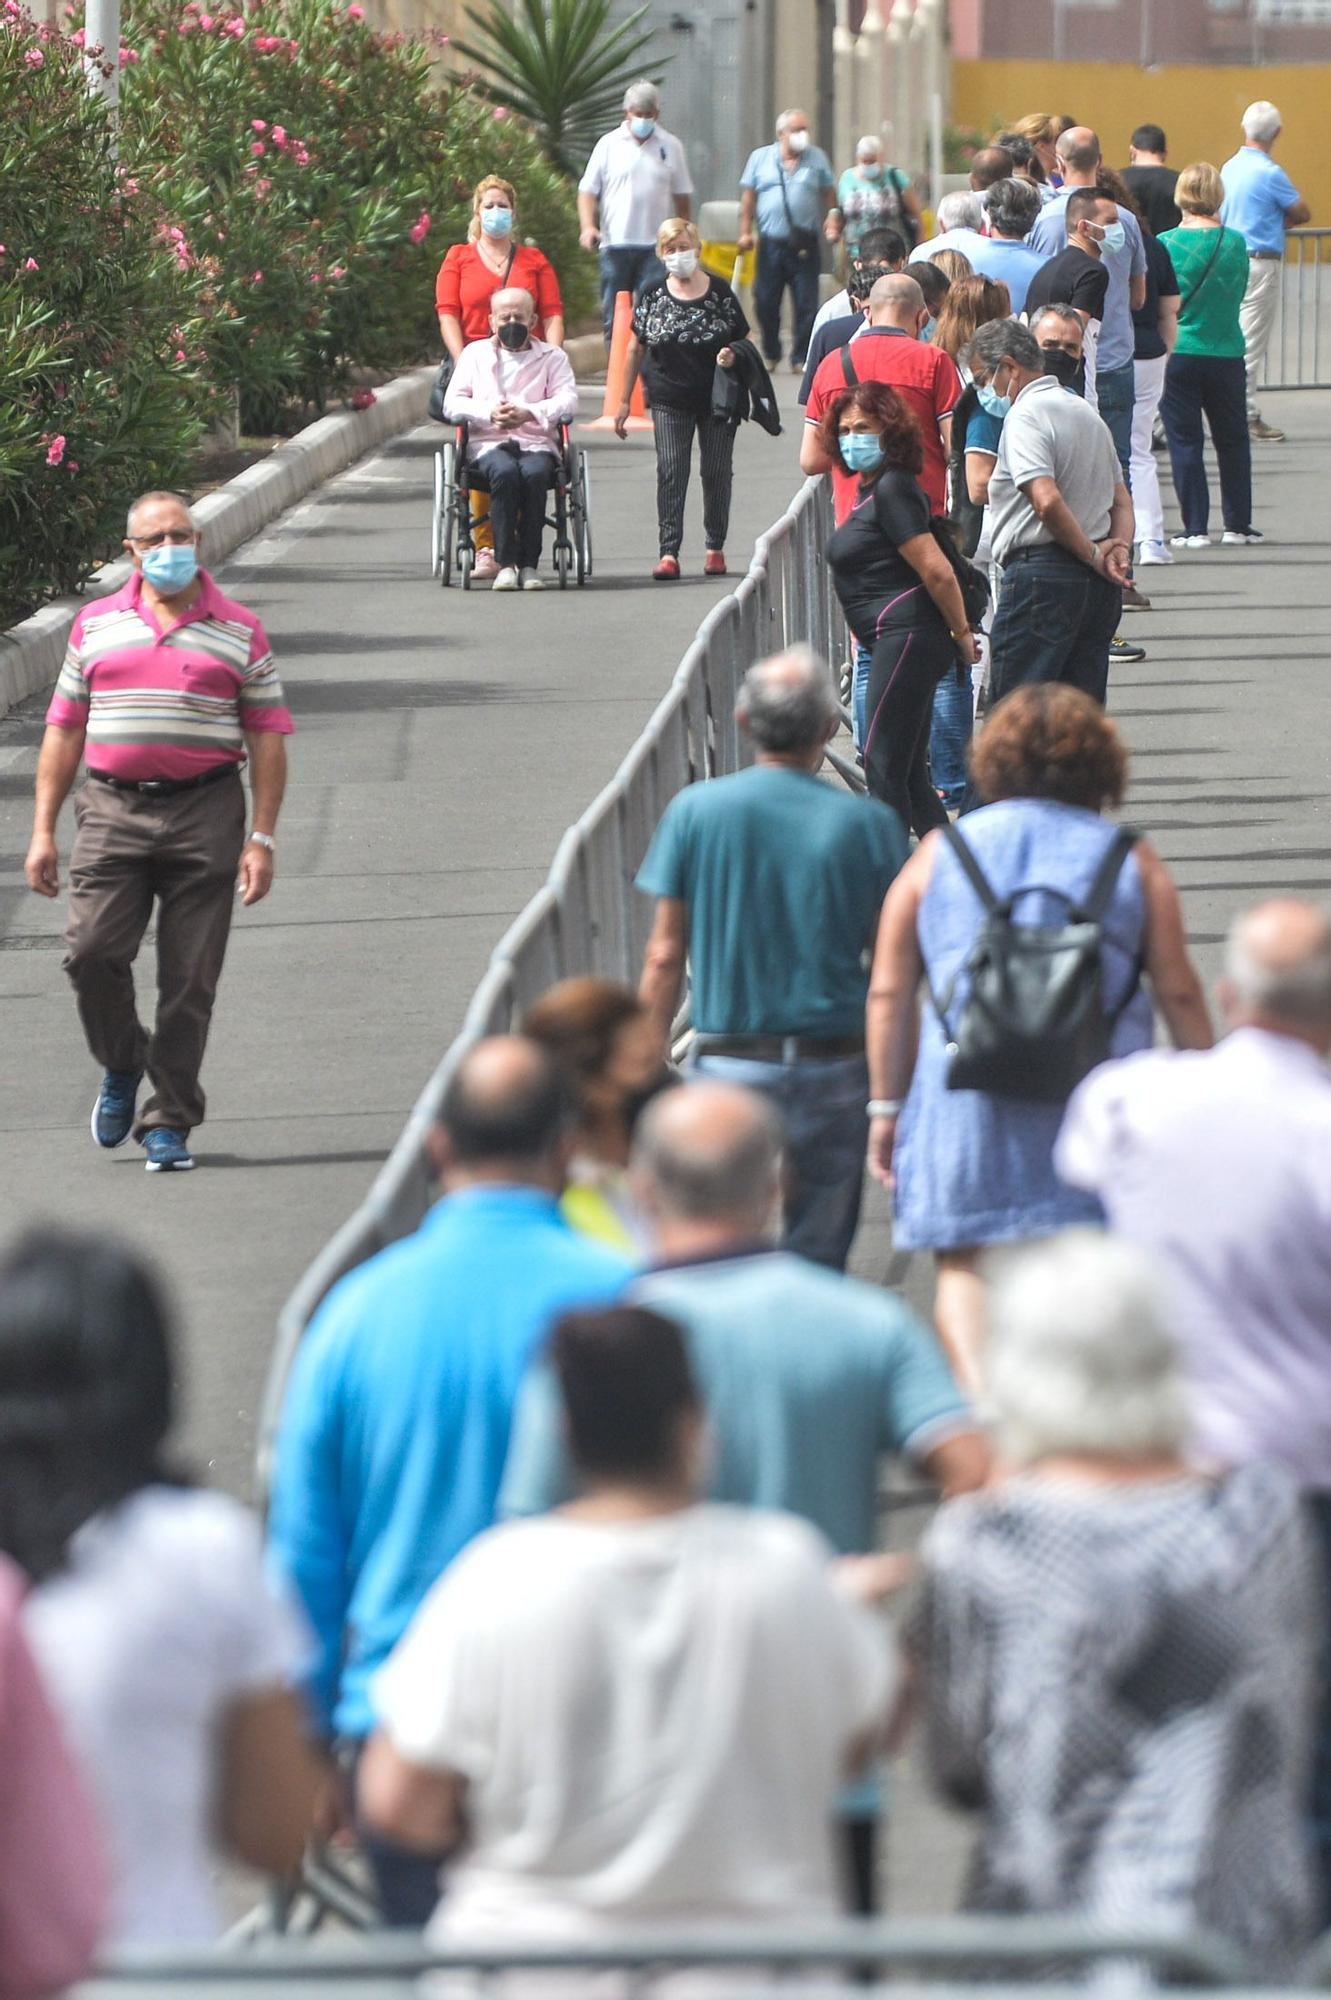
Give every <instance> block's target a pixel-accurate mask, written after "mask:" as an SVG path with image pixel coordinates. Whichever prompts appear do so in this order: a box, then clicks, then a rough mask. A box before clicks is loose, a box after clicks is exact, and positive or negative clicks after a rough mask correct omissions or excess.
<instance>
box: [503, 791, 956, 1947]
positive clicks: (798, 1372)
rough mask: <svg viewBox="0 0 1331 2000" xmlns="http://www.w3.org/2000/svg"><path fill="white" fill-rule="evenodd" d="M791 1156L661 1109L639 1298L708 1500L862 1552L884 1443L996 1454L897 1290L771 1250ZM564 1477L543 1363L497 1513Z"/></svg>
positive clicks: (873, 1817) (866, 1867)
mask: <svg viewBox="0 0 1331 2000" xmlns="http://www.w3.org/2000/svg"><path fill="white" fill-rule="evenodd" d="M701 789H706V790H711V789H712V787H711V786H707V787H704V788H701ZM781 1153H782V1144H781V1129H780V1125H779V1124H778V1121H777V1119H776V1117H775V1115H774V1113H773V1111H772V1109H771V1106H770V1104H769V1103H767V1102H765V1101H764V1099H763V1098H762V1097H759V1096H755V1095H754V1093H753V1092H751V1091H749V1090H744V1089H739V1088H736V1087H735V1085H733V1084H731V1083H713V1082H701V1083H696V1084H692V1085H691V1086H690V1087H689V1088H688V1089H686V1090H675V1091H671V1092H669V1093H668V1094H667V1096H666V1097H663V1098H660V1099H658V1100H657V1101H656V1102H655V1103H653V1104H652V1105H650V1106H649V1107H648V1109H647V1111H646V1112H645V1113H644V1114H643V1117H642V1119H641V1120H640V1121H639V1124H638V1127H637V1130H636V1133H635V1137H634V1147H633V1159H632V1165H631V1174H632V1179H633V1185H634V1189H635V1192H636V1195H637V1199H638V1202H639V1205H640V1207H641V1209H642V1212H643V1213H644V1214H645V1215H646V1217H647V1219H648V1227H649V1230H650V1233H651V1239H652V1249H653V1252H654V1255H655V1258H656V1268H655V1269H653V1270H650V1271H649V1272H648V1273H647V1275H646V1276H645V1277H643V1278H640V1279H639V1280H638V1282H637V1283H636V1284H635V1286H634V1287H633V1291H632V1297H633V1299H634V1301H635V1302H636V1303H638V1304H641V1305H645V1306H650V1307H651V1308H653V1309H654V1310H655V1311H657V1312H661V1313H664V1314H665V1315H666V1316H667V1317H668V1318H670V1319H673V1320H675V1321H676V1322H677V1323H678V1324H679V1325H680V1326H681V1327H683V1329H684V1331H685V1334H686V1337H687V1340H688V1346H689V1357H690V1361H691V1363H692V1368H693V1374H694V1379H695V1380H696V1382H697V1384H698V1388H699V1391H700V1392H701V1397H702V1403H703V1411H704V1415H705V1417H706V1424H707V1437H708V1445H709V1451H708V1467H707V1492H708V1495H709V1497H711V1498H712V1499H715V1500H721V1501H727V1502H729V1503H730V1504H732V1505H740V1506H749V1507H777V1508H780V1509H782V1510H783V1511H785V1512H787V1513H792V1514H797V1515H800V1516H802V1518H803V1519H805V1520H807V1521H811V1522H812V1523H813V1524H814V1526H815V1527H817V1528H818V1529H820V1530H821V1532H822V1533H823V1535H825V1536H826V1538H827V1540H828V1541H829V1542H830V1543H831V1545H832V1547H833V1549H835V1550H836V1551H837V1552H838V1553H839V1554H841V1555H861V1556H862V1555H867V1554H868V1553H869V1552H870V1551H872V1550H873V1549H874V1548H875V1546H876V1542H877V1492H878V1483H879V1476H880V1473H881V1470H882V1464H883V1460H884V1458H885V1456H886V1455H887V1454H888V1453H892V1452H900V1453H902V1454H904V1455H905V1456H906V1457H908V1458H910V1459H911V1460H913V1461H914V1463H915V1464H916V1465H917V1466H918V1467H919V1468H920V1470H921V1471H922V1472H923V1473H924V1474H925V1476H926V1477H927V1478H928V1479H930V1480H932V1481H933V1482H934V1483H935V1484H936V1485H937V1486H938V1487H940V1488H941V1489H942V1491H943V1492H944V1493H945V1494H949V1495H951V1494H955V1493H962V1492H966V1491H969V1490H971V1489H972V1488H974V1487H977V1486H979V1485H980V1484H981V1483H982V1481H983V1480H984V1478H985V1476H986V1473H987V1469H988V1452H987V1449H986V1447H985V1444H984V1442H983V1439H982V1438H981V1436H980V1434H979V1432H978V1430H977V1428H976V1425H975V1423H974V1420H973V1418H972V1416H971V1415H970V1412H969V1411H968V1410H967V1408H966V1405H965V1403H964V1401H963V1398H962V1396H961V1394H960V1392H959V1391H958V1389H957V1386H956V1384H955V1382H954V1381H953V1379H952V1376H951V1374H950V1372H949V1370H948V1368H947V1364H946V1362H945V1361H944V1359H943V1356H942V1352H941V1350H940V1348H939V1346H938V1343H937V1341H936V1340H935V1338H934V1336H933V1334H932V1333H931V1332H930V1331H929V1330H928V1329H927V1328H926V1327H924V1326H923V1325H922V1324H921V1323H920V1321H919V1320H918V1319H916V1317H915V1315H914V1314H913V1313H912V1312H911V1310H910V1308H909V1307H908V1306H907V1305H906V1304H905V1303H904V1301H903V1300H901V1299H900V1298H898V1297H897V1296H895V1294H893V1293H892V1292H888V1291H885V1290H884V1289H883V1288H882V1287H881V1286H878V1285H865V1284H861V1283H859V1282H858V1281H857V1280H855V1279H852V1278H846V1277H843V1276H842V1275H840V1273H836V1272H832V1271H828V1270H819V1269H817V1268H816V1267H815V1266H814V1265H813V1264H811V1263H808V1262H807V1261H805V1260H804V1259H803V1258H800V1257H796V1256H793V1255H791V1252H790V1247H789V1246H788V1245H787V1246H786V1247H784V1248H778V1247H777V1246H776V1245H775V1243H774V1241H773V1239H774V1236H775V1233H776V1226H777V1223H778V1219H779V1214H780V1207H781V1178H782V1177H781V1166H782V1160H781ZM569 1485H570V1472H569V1466H568V1462H567V1457H566V1449H565V1445H564V1442H563V1436H562V1427H561V1424H560V1420H559V1403H558V1396H557V1394H556V1392H555V1385H554V1383H553V1381H552V1379H551V1377H550V1374H549V1372H548V1371H547V1370H540V1371H538V1372H537V1373H535V1374H533V1375H531V1376H529V1377H528V1379H527V1382H526V1384H525V1385H524V1388H523V1392H522V1396H521V1398H520V1400H519V1405H518V1411H517V1416H516V1420H515V1423H514V1430H513V1443H512V1446H511V1449H510V1453H509V1459H508V1465H507V1468H506V1470H505V1474H504V1483H503V1488H502V1490H501V1493H500V1502H499V1504H500V1511H501V1512H507V1513H515V1514H531V1513H539V1512H541V1511H543V1510H544V1509H546V1508H549V1507H553V1506H556V1505H558V1504H559V1503H560V1502H561V1501H562V1500H563V1499H565V1498H566V1497H567V1495H568V1491H569ZM878 1810H879V1800H878V1797H877V1787H876V1785H875V1786H871V1787H868V1788H866V1787H864V1786H857V1787H856V1788H855V1792H854V1794H853V1795H852V1796H851V1797H848V1798H846V1799H845V1800H844V1801H843V1805H842V1812H841V1816H840V1817H841V1829H842V1835H843V1852H844V1853H845V1856H846V1860H847V1871H846V1872H847V1875H848V1882H849V1896H848V1900H849V1901H850V1902H851V1905H852V1907H853V1908H855V1909H856V1910H858V1911H860V1912H861V1913H866V1914H867V1913H868V1911H869V1910H870V1909H872V1907H873V1884H874V1874H875V1869H874V1856H873V1844H874V1835H875V1831H876V1824H877V1816H878Z"/></svg>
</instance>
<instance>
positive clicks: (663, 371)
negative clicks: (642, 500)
mask: <svg viewBox="0 0 1331 2000" xmlns="http://www.w3.org/2000/svg"><path fill="white" fill-rule="evenodd" d="M700 250H701V239H700V238H699V235H698V232H697V230H696V229H695V228H694V226H693V224H692V223H691V222H685V221H684V220H683V218H682V217H680V216H672V217H671V218H670V220H669V221H668V222H663V223H662V224H661V227H660V230H659V231H658V233H657V238H656V254H657V256H658V257H659V258H660V259H661V262H662V263H663V264H664V265H665V267H666V280H665V283H664V284H661V285H653V286H651V287H650V289H649V290H647V291H645V292H643V293H642V295H641V296H640V297H639V299H638V302H637V304H636V306H635V307H634V309H633V338H632V339H631V341H630V342H629V358H628V375H627V380H626V381H625V383H624V399H623V402H622V403H621V404H620V407H619V414H618V416H617V417H616V419H615V429H616V430H617V431H618V432H619V435H620V436H621V437H623V436H625V435H626V432H627V429H628V415H629V399H630V397H631V396H632V394H633V386H634V384H635V382H636V381H637V379H638V376H639V374H640V373H644V374H645V375H646V380H647V392H648V397H649V399H650V402H651V407H652V428H653V430H654V431H655V433H656V512H657V521H658V525H659V528H660V546H661V560H660V561H659V562H658V563H657V565H656V568H655V569H654V570H653V571H652V575H653V576H654V577H655V578H656V580H657V582H658V583H666V582H670V581H673V579H674V578H675V577H677V576H678V575H679V551H680V546H681V544H682V542H683V540H684V499H685V495H686V494H687V492H688V487H689V470H690V466H691V462H692V458H693V438H694V433H695V431H696V433H697V437H698V459H699V467H698V469H699V473H700V475H701V478H702V517H703V540H704V542H705V544H706V550H707V553H706V556H705V558H704V561H703V570H704V572H705V574H706V575H708V576H724V575H725V573H726V557H725V546H726V530H727V529H728V527H729V525H730V484H731V475H732V469H733V463H734V456H735V431H734V426H733V425H731V424H728V423H725V422H724V421H723V420H722V419H721V418H719V417H714V416H713V415H712V381H713V377H714V376H715V373H716V368H717V364H718V362H719V363H720V365H721V367H723V368H730V367H733V365H734V359H735V356H734V349H733V345H732V343H733V342H734V341H737V340H743V339H744V338H745V336H746V335H747V333H748V331H749V323H748V321H747V320H746V319H745V317H744V313H743V310H742V308H741V306H740V303H739V300H738V299H737V298H736V297H735V294H734V293H733V292H732V291H731V289H730V287H729V285H728V284H727V283H726V282H725V280H724V279H723V278H714V277H712V276H711V275H710V273H708V272H707V271H704V270H703V269H702V266H701V263H700V261H699V253H700Z"/></svg>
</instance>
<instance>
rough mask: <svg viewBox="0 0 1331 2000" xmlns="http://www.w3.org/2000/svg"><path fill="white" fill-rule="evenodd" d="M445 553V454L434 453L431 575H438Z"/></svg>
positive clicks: (431, 509) (431, 512)
mask: <svg viewBox="0 0 1331 2000" xmlns="http://www.w3.org/2000/svg"><path fill="white" fill-rule="evenodd" d="M443 553H444V455H443V453H442V452H441V451H436V453H435V455H434V497H433V500H432V503H431V507H430V575H431V576H438V574H439V569H440V565H441V563H442V561H443Z"/></svg>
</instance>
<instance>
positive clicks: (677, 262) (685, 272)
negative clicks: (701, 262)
mask: <svg viewBox="0 0 1331 2000" xmlns="http://www.w3.org/2000/svg"><path fill="white" fill-rule="evenodd" d="M663 261H664V263H665V267H666V269H667V271H669V273H670V275H671V277H672V278H691V277H692V276H693V274H694V272H695V271H696V270H697V268H698V252H697V251H696V250H671V251H670V252H669V253H668V255H667V256H666V257H665V259H664V260H663Z"/></svg>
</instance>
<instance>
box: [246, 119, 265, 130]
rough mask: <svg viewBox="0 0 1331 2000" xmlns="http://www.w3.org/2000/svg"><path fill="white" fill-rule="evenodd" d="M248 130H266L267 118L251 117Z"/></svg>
mask: <svg viewBox="0 0 1331 2000" xmlns="http://www.w3.org/2000/svg"><path fill="white" fill-rule="evenodd" d="M250 130H251V132H266V131H267V130H268V120H267V119H266V118H251V120H250Z"/></svg>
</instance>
